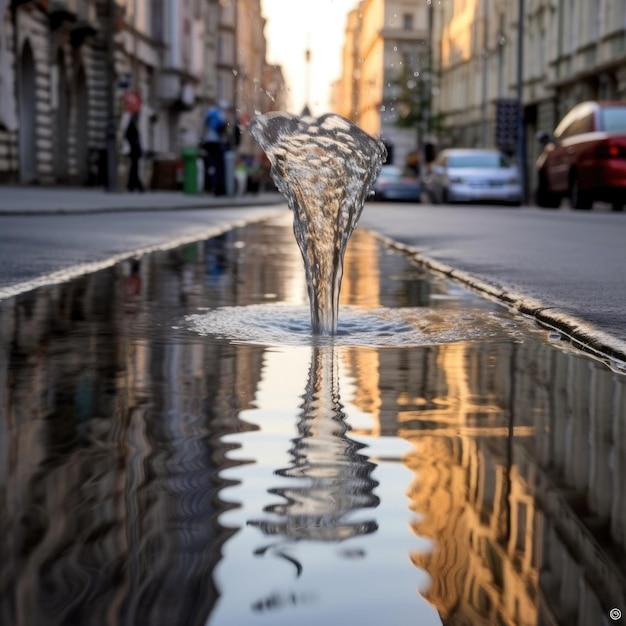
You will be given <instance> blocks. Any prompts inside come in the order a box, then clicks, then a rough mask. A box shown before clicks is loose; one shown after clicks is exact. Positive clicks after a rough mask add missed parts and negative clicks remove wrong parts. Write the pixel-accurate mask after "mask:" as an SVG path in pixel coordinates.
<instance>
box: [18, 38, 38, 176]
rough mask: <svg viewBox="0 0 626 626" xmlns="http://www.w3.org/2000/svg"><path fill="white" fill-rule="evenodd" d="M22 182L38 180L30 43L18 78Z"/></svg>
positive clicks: (24, 53)
mask: <svg viewBox="0 0 626 626" xmlns="http://www.w3.org/2000/svg"><path fill="white" fill-rule="evenodd" d="M18 81H19V82H18V97H19V116H20V119H19V124H20V126H19V153H20V182H21V183H25V184H28V183H34V182H35V181H36V180H37V107H36V100H35V97H36V96H35V57H34V55H33V49H32V47H31V45H30V43H29V42H28V41H27V42H26V43H25V44H24V46H23V47H22V54H21V57H20V64H19V77H18Z"/></svg>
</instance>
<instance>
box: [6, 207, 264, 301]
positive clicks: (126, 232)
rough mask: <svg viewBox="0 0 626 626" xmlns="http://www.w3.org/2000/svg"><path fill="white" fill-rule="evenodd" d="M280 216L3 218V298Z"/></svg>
mask: <svg viewBox="0 0 626 626" xmlns="http://www.w3.org/2000/svg"><path fill="white" fill-rule="evenodd" d="M275 211H276V208H275V207H274V208H272V207H249V208H237V209H233V208H229V209H210V210H204V211H200V210H191V211H184V210H181V211H169V212H162V211H158V212H152V213H148V212H126V213H95V214H88V215H49V216H48V215H37V216H33V215H24V216H0V294H2V288H3V287H4V288H7V287H9V286H11V285H13V286H14V285H15V284H16V283H24V282H27V281H32V280H33V279H36V278H38V277H42V276H44V275H48V274H51V273H52V272H58V271H59V270H65V269H68V268H71V267H72V266H82V265H84V264H87V263H93V262H98V261H104V260H106V259H110V258H111V257H114V256H115V255H119V254H124V253H128V252H132V251H134V250H139V249H141V248H144V247H147V246H155V245H167V243H168V242H171V241H173V240H179V239H181V238H204V237H206V236H207V234H208V232H207V231H209V230H210V229H214V228H224V227H225V226H228V225H231V224H233V223H235V222H238V221H241V220H245V221H247V220H251V219H259V218H261V217H263V216H265V215H271V214H272V213H274V212H275ZM10 293H13V290H12V291H11V292H10ZM6 294H8V292H7V290H6V289H5V295H6Z"/></svg>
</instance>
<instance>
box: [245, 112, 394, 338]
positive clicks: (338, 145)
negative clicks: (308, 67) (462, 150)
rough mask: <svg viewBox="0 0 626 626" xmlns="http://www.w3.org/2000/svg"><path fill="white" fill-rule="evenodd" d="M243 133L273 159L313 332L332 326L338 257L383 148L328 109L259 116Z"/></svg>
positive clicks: (333, 328)
mask: <svg viewBox="0 0 626 626" xmlns="http://www.w3.org/2000/svg"><path fill="white" fill-rule="evenodd" d="M250 132H251V133H252V135H253V137H254V138H255V139H256V141H257V142H258V143H259V145H260V146H261V148H263V150H264V151H265V153H266V154H267V156H268V158H269V160H270V163H271V164H272V178H273V179H274V182H275V183H276V186H277V187H278V190H279V191H280V192H281V193H282V194H283V195H284V196H285V197H286V199H287V203H288V205H289V208H290V209H291V210H292V211H293V216H294V220H293V230H294V234H295V237H296V241H297V242H298V246H299V247H300V251H301V253H302V258H303V260H304V268H305V272H306V280H307V287H308V292H309V301H310V305H311V325H312V328H313V333H315V334H318V335H334V334H335V333H336V331H337V315H338V310H339V292H340V290H341V277H342V272H343V257H344V253H345V250H346V245H347V243H348V239H349V238H350V235H351V234H352V233H353V231H354V229H355V227H356V224H357V222H358V220H359V217H360V216H361V212H362V211H363V204H364V202H365V199H366V198H367V196H368V194H369V193H370V191H371V189H372V187H373V185H374V182H375V181H376V178H377V176H378V174H379V173H380V169H381V167H382V164H383V162H384V161H385V159H386V156H387V151H386V150H385V146H384V145H383V143H382V142H380V141H378V140H377V139H374V138H373V137H371V136H370V135H368V134H367V133H365V132H364V131H362V130H361V129H360V128H359V127H358V126H356V125H355V124H353V123H351V122H349V121H348V120H346V119H345V118H343V117H340V116H339V115H334V114H330V113H329V114H326V115H322V116H321V117H319V118H317V119H316V118H313V117H296V116H294V115H290V114H288V113H268V114H265V115H258V116H257V117H256V118H255V119H254V120H253V122H252V124H251V125H250Z"/></svg>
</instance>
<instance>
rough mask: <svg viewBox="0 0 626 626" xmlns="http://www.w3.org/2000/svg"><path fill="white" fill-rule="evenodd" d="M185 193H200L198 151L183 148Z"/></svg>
mask: <svg viewBox="0 0 626 626" xmlns="http://www.w3.org/2000/svg"><path fill="white" fill-rule="evenodd" d="M183 191H184V192H185V193H198V149H197V148H183Z"/></svg>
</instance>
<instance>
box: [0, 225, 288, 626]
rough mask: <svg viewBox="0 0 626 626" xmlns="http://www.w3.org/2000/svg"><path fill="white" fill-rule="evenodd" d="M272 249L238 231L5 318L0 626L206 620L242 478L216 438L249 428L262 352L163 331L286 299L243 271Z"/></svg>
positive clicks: (38, 298)
mask: <svg viewBox="0 0 626 626" xmlns="http://www.w3.org/2000/svg"><path fill="white" fill-rule="evenodd" d="M272 232H273V233H274V231H272ZM267 239H268V237H267V233H266V232H265V231H264V230H263V229H259V230H257V231H250V230H244V231H234V232H233V233H229V234H228V235H226V236H224V237H221V238H219V239H214V240H210V241H208V242H203V243H199V244H192V245H189V246H185V247H184V248H183V249H181V250H176V251H172V252H163V253H158V254H154V255H150V256H147V257H144V258H143V259H142V260H141V262H139V261H133V262H132V263H128V264H125V265H122V266H117V267H115V268H111V269H108V270H104V271H102V272H98V273H95V274H91V275H87V276H84V277H81V278H79V279H77V280H73V281H71V282H68V283H66V284H62V285H56V286H51V287H48V288H45V289H40V290H37V291H34V292H30V293H27V294H24V295H23V296H20V297H18V298H17V299H15V300H10V301H5V302H2V303H0V553H1V554H2V561H1V563H0V623H2V624H14V625H16V626H31V625H33V624H46V625H53V624H59V625H60V624H71V625H73V624H81V625H85V624H107V625H112V624H154V625H159V624H163V625H168V626H169V625H171V624H185V625H190V626H193V625H196V624H197V625H201V624H205V623H206V622H207V619H208V617H209V615H210V614H211V612H212V610H213V607H214V605H215V603H216V601H217V599H218V598H219V595H220V592H219V590H218V588H217V586H216V583H215V582H214V568H215V566H216V564H217V562H218V561H219V560H220V558H221V552H222V546H223V544H224V542H225V541H227V539H228V538H229V537H230V536H232V534H233V533H234V532H235V531H236V528H232V527H225V526H223V525H222V524H221V523H220V521H219V515H220V513H222V512H223V511H225V510H227V509H228V508H231V507H233V506H236V505H235V504H233V503H226V502H224V501H223V500H222V499H221V496H220V493H221V491H222V490H223V489H224V488H225V487H226V486H228V485H229V484H230V482H231V481H229V480H226V479H224V478H223V477H222V476H221V472H223V471H224V470H225V469H227V468H229V467H234V466H237V465H240V464H241V461H234V460H232V459H231V458H230V457H229V453H230V452H231V450H232V449H233V448H234V447H236V444H234V443H226V442H224V440H223V438H224V435H226V434H228V433H233V432H242V431H246V430H251V429H253V428H256V427H253V426H252V425H251V424H248V423H246V422H245V421H244V420H242V419H241V418H240V413H241V411H242V410H244V409H246V408H248V407H249V406H251V404H252V402H253V399H254V395H255V391H256V386H257V383H258V380H259V377H260V375H261V363H262V360H263V353H264V348H262V347H255V346H239V347H234V346H231V345H228V344H227V343H224V342H206V341H200V340H197V339H194V338H189V337H188V336H187V337H185V336H176V333H175V332H174V331H173V330H172V328H171V325H172V323H173V321H178V320H180V318H181V317H182V316H183V315H184V314H185V313H186V312H188V311H190V310H194V309H195V307H196V306H200V305H203V304H205V303H206V302H207V301H209V302H212V303H216V304H219V303H225V304H237V303H239V302H241V301H247V299H248V298H250V297H251V296H250V293H251V289H250V285H252V284H253V285H254V291H253V292H252V293H253V295H254V293H258V292H261V293H267V292H271V293H273V294H275V295H276V297H278V298H282V297H286V294H285V293H284V292H283V284H284V283H286V282H287V281H284V282H283V278H284V276H283V275H282V274H281V271H280V268H278V269H277V268H274V269H273V270H267V269H265V268H260V267H259V266H258V264H252V263H247V262H245V261H244V260H243V258H242V257H243V256H244V255H242V253H241V247H242V246H243V247H244V248H245V247H246V246H247V247H249V248H254V246H256V245H265V242H266V241H267ZM235 244H237V245H235ZM216 259H218V260H219V259H221V261H219V262H218V261H216ZM280 260H281V259H278V261H279V264H280ZM220 263H222V264H223V265H225V266H226V267H229V268H230V269H229V271H228V272H226V273H222V274H221V275H220V271H219V265H220ZM209 266H210V267H211V268H212V271H211V272H210V273H208V272H207V267H209ZM284 266H285V268H286V269H285V272H287V273H289V272H290V269H289V268H290V266H289V264H288V263H285V264H284ZM216 268H217V269H216ZM173 314H175V315H174V318H173V319H172V317H171V315H173Z"/></svg>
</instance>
